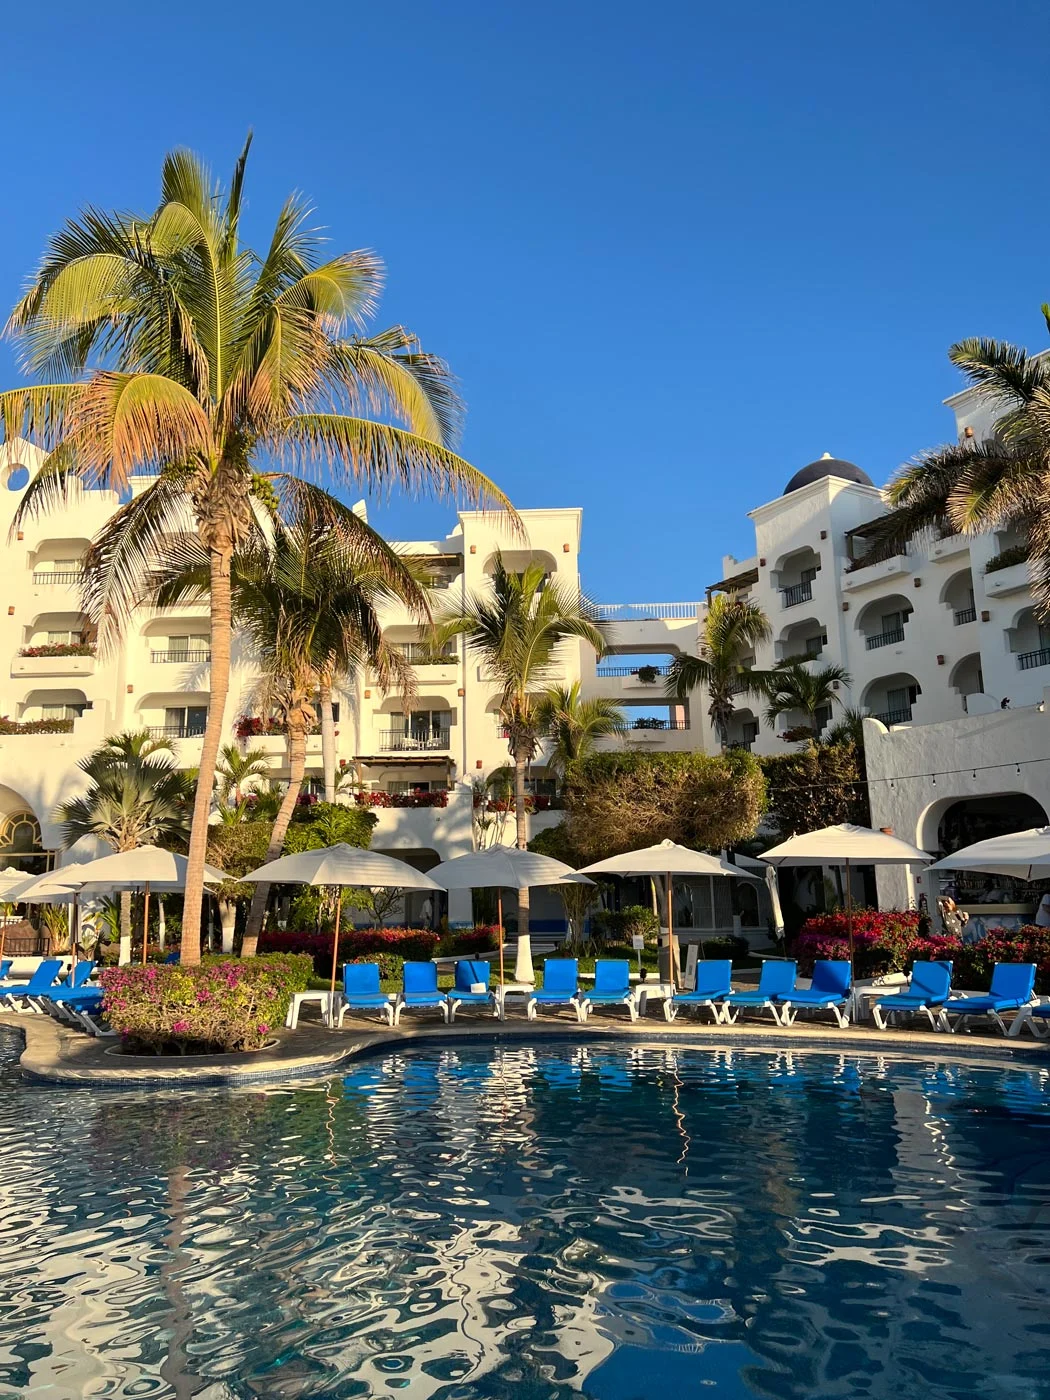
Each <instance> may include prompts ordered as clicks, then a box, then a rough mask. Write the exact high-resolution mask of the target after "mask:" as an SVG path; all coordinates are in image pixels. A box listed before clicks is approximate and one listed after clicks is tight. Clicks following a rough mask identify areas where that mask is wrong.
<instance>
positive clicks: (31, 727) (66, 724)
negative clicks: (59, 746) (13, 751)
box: [0, 715, 73, 734]
mask: <svg viewBox="0 0 1050 1400" xmlns="http://www.w3.org/2000/svg"><path fill="white" fill-rule="evenodd" d="M72 732H73V721H72V720H71V719H8V717H7V715H0V734H72Z"/></svg>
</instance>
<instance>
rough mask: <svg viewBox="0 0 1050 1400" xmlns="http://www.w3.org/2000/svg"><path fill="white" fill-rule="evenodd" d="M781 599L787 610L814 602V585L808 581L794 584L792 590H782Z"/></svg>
mask: <svg viewBox="0 0 1050 1400" xmlns="http://www.w3.org/2000/svg"><path fill="white" fill-rule="evenodd" d="M780 598H781V602H782V604H783V606H784V607H785V608H797V607H798V605H799V603H809V602H812V600H813V584H812V582H811V581H810V580H809V579H807V580H806V581H805V582H804V583H793V584H792V585H791V587H790V588H782V589H781V590H780Z"/></svg>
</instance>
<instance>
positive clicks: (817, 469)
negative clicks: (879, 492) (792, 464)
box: [784, 452, 875, 496]
mask: <svg viewBox="0 0 1050 1400" xmlns="http://www.w3.org/2000/svg"><path fill="white" fill-rule="evenodd" d="M826 476H837V477H838V478H839V479H840V480H841V481H853V482H855V483H856V484H857V485H858V486H874V485H875V483H874V482H873V481H872V479H871V477H870V476H869V475H868V473H867V472H863V471H861V469H860V467H856V466H854V465H853V463H852V462H846V461H843V459H842V458H841V457H833V456H832V455H831V453H830V452H825V453H824V455H823V457H821V458H820V460H819V461H816V462H810V463H809V465H808V466H805V467H800V468H799V470H798V471H797V472H796V473H795V475H794V476H793V477H792V478H791V480H790V481H789V482H788V484H787V485H786V486H785V487H784V495H785V496H790V494H791V492H792V491H797V490H798V489H799V488H800V487H802V486H809V485H810V483H811V482H814V481H820V480H822V479H823V478H824V477H826Z"/></svg>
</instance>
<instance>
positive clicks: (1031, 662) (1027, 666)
mask: <svg viewBox="0 0 1050 1400" xmlns="http://www.w3.org/2000/svg"><path fill="white" fill-rule="evenodd" d="M1017 665H1018V669H1019V670H1022V671H1034V670H1035V668H1036V667H1037V666H1050V647H1040V649H1039V650H1038V651H1022V652H1021V654H1020V656H1019V657H1018V658H1017Z"/></svg>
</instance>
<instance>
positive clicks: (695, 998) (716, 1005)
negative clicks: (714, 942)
mask: <svg viewBox="0 0 1050 1400" xmlns="http://www.w3.org/2000/svg"><path fill="white" fill-rule="evenodd" d="M732 977H733V964H732V963H731V962H730V961H729V959H728V958H712V959H711V961H710V962H708V961H706V959H705V961H703V962H698V963H697V965H696V985H695V986H694V987H693V990H692V991H691V992H676V993H675V995H674V996H673V997H667V998H666V1000H665V1001H664V1016H665V1018H666V1019H667V1020H668V1021H673V1020H674V1018H675V1017H676V1016H677V1015H678V1013H679V1011H685V1010H688V1008H689V1007H691V1006H694V1007H696V1009H697V1010H699V1009H700V1008H701V1007H704V1006H706V1007H707V1008H708V1009H709V1010H710V1012H711V1014H712V1015H713V1016H714V1018H715V1025H718V1023H719V1022H720V1021H721V1019H722V1003H723V1002H724V1001H725V999H726V997H727V996H728V995H729V993H730V992H731V991H732V990H733V982H732Z"/></svg>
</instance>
